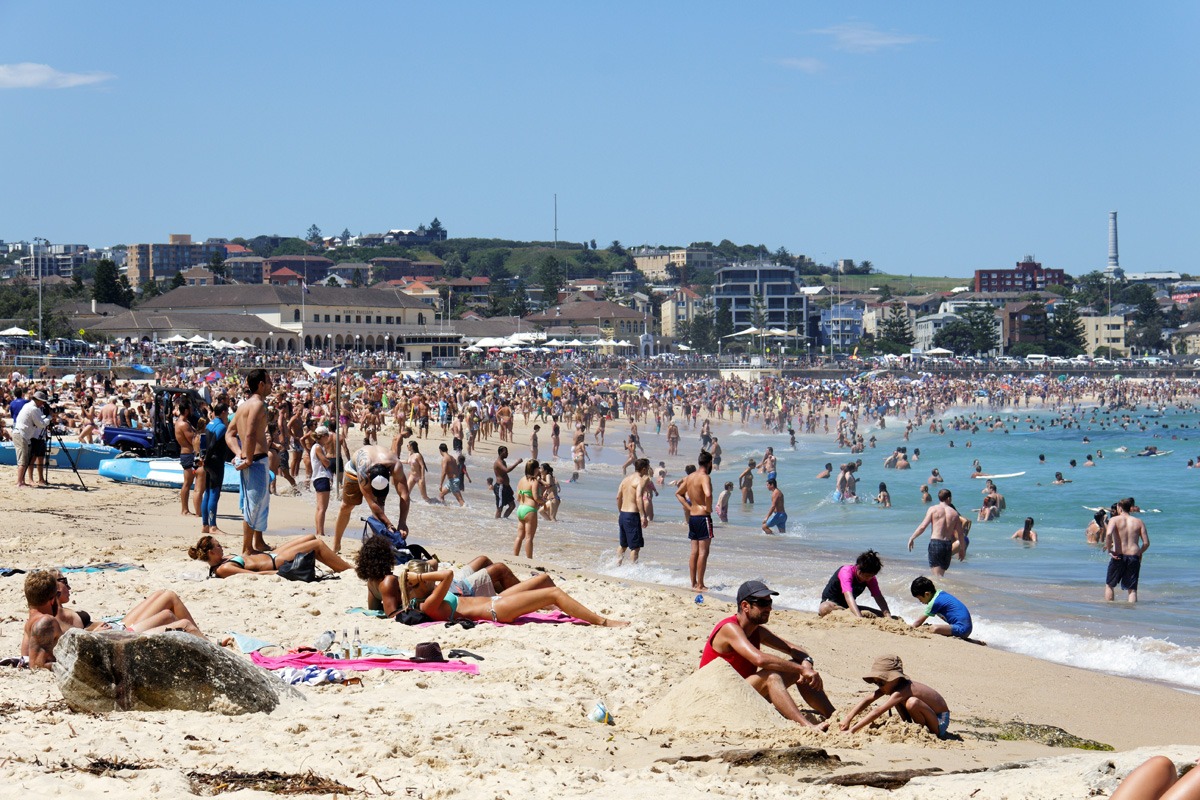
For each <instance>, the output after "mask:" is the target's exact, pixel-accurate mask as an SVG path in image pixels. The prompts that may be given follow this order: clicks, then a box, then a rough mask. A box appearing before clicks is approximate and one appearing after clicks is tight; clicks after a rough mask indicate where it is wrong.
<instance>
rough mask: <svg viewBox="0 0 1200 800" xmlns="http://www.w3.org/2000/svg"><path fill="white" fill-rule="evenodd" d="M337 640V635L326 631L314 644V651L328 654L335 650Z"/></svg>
mask: <svg viewBox="0 0 1200 800" xmlns="http://www.w3.org/2000/svg"><path fill="white" fill-rule="evenodd" d="M336 638H337V633H335V632H334V631H325V632H324V633H322V634H321V635H320V636H319V637H317V641H316V642H315V643H314V644H313V649H314V650H316V651H317V652H318V653H328V652H329V651H330V650H331V649H333V641H334V639H336Z"/></svg>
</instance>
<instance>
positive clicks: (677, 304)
mask: <svg viewBox="0 0 1200 800" xmlns="http://www.w3.org/2000/svg"><path fill="white" fill-rule="evenodd" d="M707 306H708V303H706V302H705V300H704V298H703V297H701V296H700V295H699V294H697V293H696V292H694V291H692V290H691V289H689V288H687V287H686V286H680V287H679V288H678V289H676V290H675V291H674V292H672V293H670V294H668V295H667V296H666V297H665V298H663V302H662V306H661V309H662V334H663V336H670V337H671V338H672V339H686V338H687V336H688V330H689V329H690V327H691V324H692V320H694V319H695V318H696V316H697V315H698V314H700V313H702V312H703V311H704V309H705V308H706V307H707Z"/></svg>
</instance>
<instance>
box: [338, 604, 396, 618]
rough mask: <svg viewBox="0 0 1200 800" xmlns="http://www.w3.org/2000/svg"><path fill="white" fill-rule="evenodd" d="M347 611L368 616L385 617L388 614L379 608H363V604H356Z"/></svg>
mask: <svg viewBox="0 0 1200 800" xmlns="http://www.w3.org/2000/svg"><path fill="white" fill-rule="evenodd" d="M346 613H347V614H363V615H365V616H368V617H384V616H387V615H386V614H384V613H383V612H382V611H377V610H374V609H370V608H363V607H362V606H355V607H354V608H347V609H346Z"/></svg>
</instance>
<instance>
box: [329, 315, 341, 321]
mask: <svg viewBox="0 0 1200 800" xmlns="http://www.w3.org/2000/svg"><path fill="white" fill-rule="evenodd" d="M325 321H326V322H328V321H329V317H326V318H325ZM333 321H334V322H341V321H342V315H341V314H334V315H333Z"/></svg>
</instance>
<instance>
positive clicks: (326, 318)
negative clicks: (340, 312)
mask: <svg viewBox="0 0 1200 800" xmlns="http://www.w3.org/2000/svg"><path fill="white" fill-rule="evenodd" d="M325 321H326V322H329V315H328V314H326V315H325ZM338 322H341V320H340V319H339V320H338Z"/></svg>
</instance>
